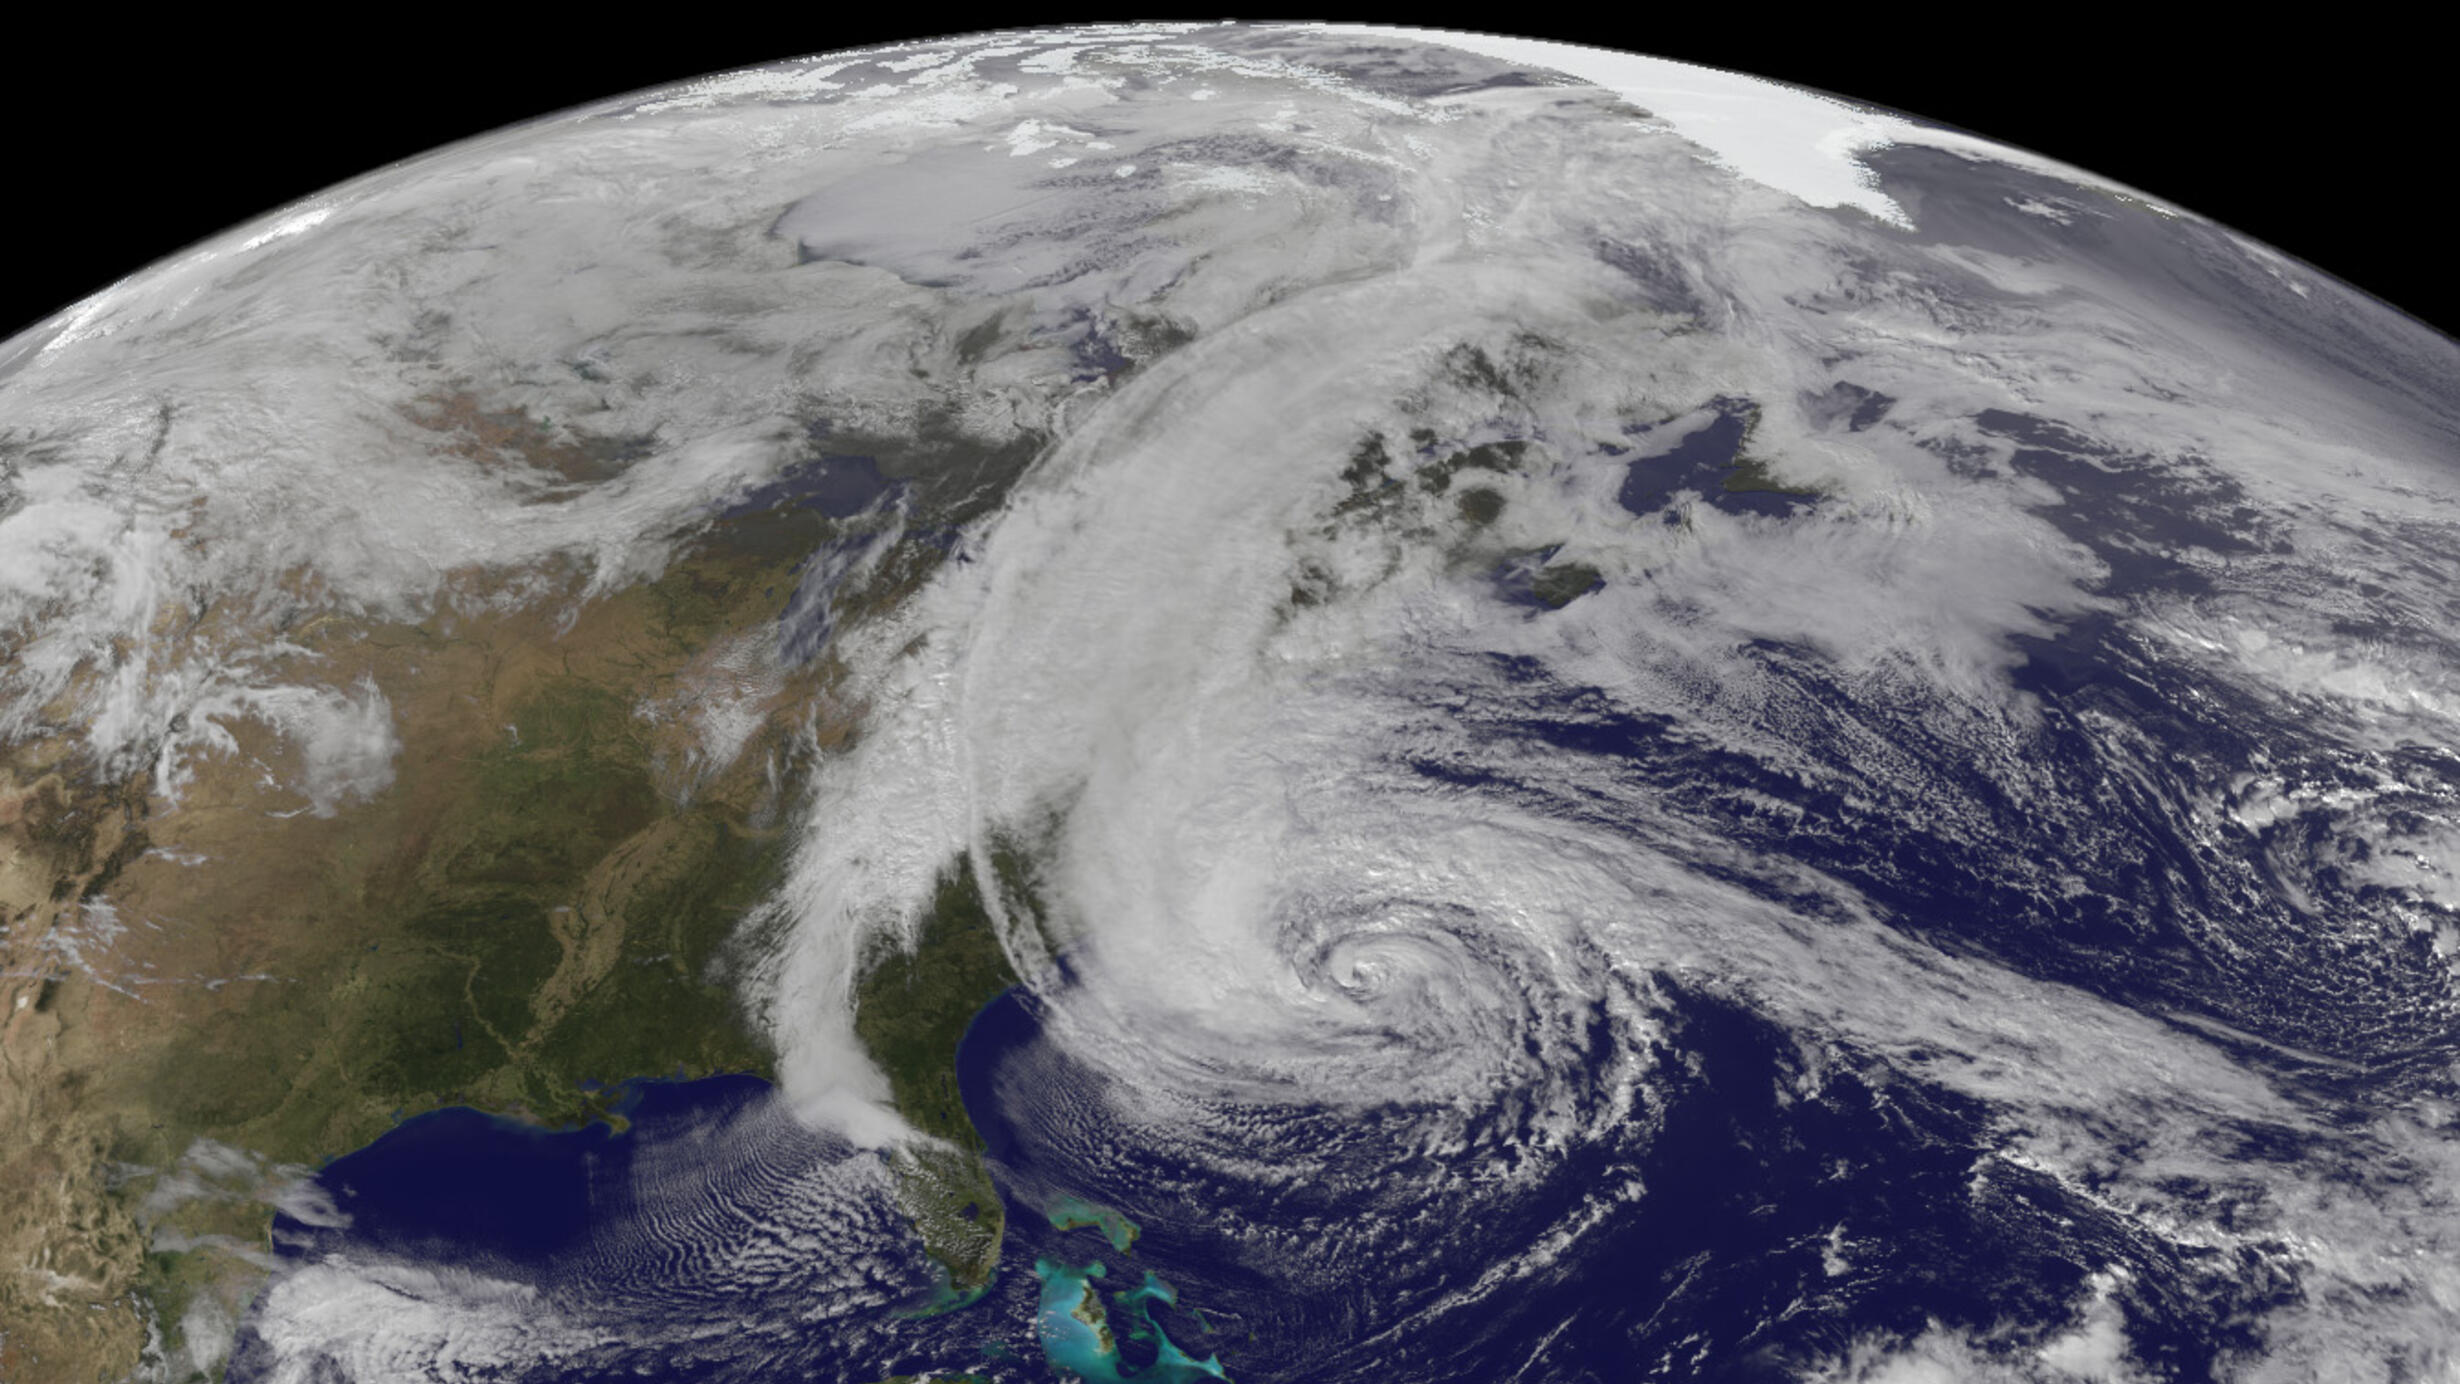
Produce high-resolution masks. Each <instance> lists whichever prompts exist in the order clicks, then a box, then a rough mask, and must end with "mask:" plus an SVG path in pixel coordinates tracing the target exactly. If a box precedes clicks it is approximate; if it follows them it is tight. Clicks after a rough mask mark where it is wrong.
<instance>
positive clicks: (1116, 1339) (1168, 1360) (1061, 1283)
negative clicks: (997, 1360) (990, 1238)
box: [1034, 1259, 1229, 1384]
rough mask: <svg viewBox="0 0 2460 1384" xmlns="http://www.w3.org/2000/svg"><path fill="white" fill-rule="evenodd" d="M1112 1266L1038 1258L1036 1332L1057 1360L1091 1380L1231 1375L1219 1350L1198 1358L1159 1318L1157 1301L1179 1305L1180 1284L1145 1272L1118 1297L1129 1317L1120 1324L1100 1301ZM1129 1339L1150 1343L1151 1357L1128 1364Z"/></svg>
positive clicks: (1177, 1382)
mask: <svg viewBox="0 0 2460 1384" xmlns="http://www.w3.org/2000/svg"><path fill="white" fill-rule="evenodd" d="M1109 1275H1110V1270H1109V1268H1108V1266H1106V1265H1105V1264H1103V1263H1102V1261H1101V1260H1098V1259H1097V1260H1095V1261H1093V1262H1092V1263H1090V1264H1086V1265H1083V1266H1082V1267H1078V1266H1074V1265H1069V1264H1064V1263H1059V1262H1056V1261H1053V1260H1050V1259H1037V1260H1035V1261H1034V1276H1035V1277H1036V1278H1039V1279H1041V1280H1042V1298H1041V1303H1040V1306H1039V1308H1038V1309H1037V1310H1036V1312H1035V1314H1034V1330H1035V1334H1036V1335H1038V1336H1039V1337H1040V1338H1041V1341H1042V1353H1043V1355H1044V1356H1045V1357H1046V1358H1048V1359H1049V1360H1050V1362H1051V1364H1052V1365H1053V1366H1054V1367H1055V1368H1057V1369H1059V1370H1061V1371H1063V1372H1065V1373H1066V1374H1070V1375H1073V1376H1075V1377H1076V1378H1078V1379H1082V1380H1084V1381H1086V1384H1125V1381H1127V1380H1141V1381H1151V1384H1194V1381H1197V1380H1205V1379H1218V1380H1227V1379H1228V1378H1229V1376H1228V1375H1227V1374H1225V1373H1224V1372H1223V1371H1222V1365H1221V1357H1220V1356H1218V1355H1214V1356H1210V1357H1207V1358H1206V1359H1203V1360H1198V1359H1196V1358H1194V1357H1193V1356H1191V1355H1189V1354H1188V1353H1187V1352H1186V1351H1184V1350H1181V1349H1180V1348H1179V1347H1178V1345H1177V1344H1176V1343H1175V1342H1173V1341H1172V1340H1171V1339H1170V1337H1169V1335H1168V1334H1167V1333H1165V1332H1164V1331H1163V1330H1162V1328H1161V1326H1160V1325H1159V1324H1158V1323H1156V1322H1155V1321H1154V1320H1153V1313H1152V1309H1151V1304H1153V1303H1156V1302H1159V1303H1164V1304H1171V1305H1175V1304H1176V1303H1177V1302H1178V1300H1179V1295H1178V1292H1177V1290H1175V1289H1173V1288H1172V1287H1171V1286H1170V1285H1169V1284H1168V1283H1166V1282H1164V1281H1163V1280H1162V1279H1161V1278H1160V1277H1159V1276H1157V1275H1155V1274H1154V1273H1153V1272H1152V1271H1150V1270H1147V1271H1146V1273H1145V1276H1144V1281H1143V1282H1141V1283H1139V1284H1137V1285H1136V1286H1135V1287H1133V1288H1129V1289H1126V1290H1125V1291H1122V1292H1119V1293H1117V1294H1114V1295H1113V1296H1112V1299H1111V1302H1112V1305H1113V1306H1115V1307H1117V1308H1118V1310H1119V1311H1120V1313H1121V1314H1122V1315H1123V1316H1124V1317H1125V1319H1126V1321H1125V1324H1124V1327H1118V1326H1114V1325H1113V1324H1112V1321H1111V1316H1110V1312H1109V1310H1107V1309H1106V1308H1105V1307H1104V1305H1103V1303H1102V1294H1101V1289H1100V1286H1099V1285H1100V1284H1101V1282H1102V1280H1104V1279H1106V1278H1108V1277H1109ZM1123 1339H1124V1341H1125V1342H1129V1343H1134V1344H1136V1345H1139V1346H1143V1347H1149V1348H1150V1349H1151V1350H1152V1352H1153V1359H1152V1361H1151V1362H1150V1363H1148V1364H1146V1365H1144V1366H1143V1367H1142V1368H1137V1367H1134V1366H1131V1365H1129V1364H1127V1363H1126V1361H1125V1359H1124V1354H1125V1352H1123V1350H1122V1342H1123ZM1139 1353H1141V1352H1139Z"/></svg>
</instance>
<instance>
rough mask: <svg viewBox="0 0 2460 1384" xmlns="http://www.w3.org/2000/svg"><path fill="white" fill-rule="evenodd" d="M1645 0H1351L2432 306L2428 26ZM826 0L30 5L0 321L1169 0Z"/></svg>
mask: <svg viewBox="0 0 2460 1384" xmlns="http://www.w3.org/2000/svg"><path fill="white" fill-rule="evenodd" d="M1672 8H1673V7H1662V6H1627V5H1618V6H1614V7H1612V10H1613V11H1614V12H1616V13H1618V14H1621V15H1627V16H1633V17H1632V18H1629V19H1627V20H1622V21H1610V20H1603V19H1600V20H1590V21H1586V22H1581V23H1574V22H1570V21H1567V20H1563V19H1560V18H1559V17H1557V16H1556V15H1553V14H1550V13H1549V12H1548V11H1547V10H1545V9H1543V8H1540V7H1528V8H1526V9H1500V10H1481V11H1477V12H1474V13H1462V12H1446V11H1443V10H1411V11H1389V10H1388V11H1383V12H1374V11H1370V12H1367V13H1365V14H1360V15H1357V17H1360V18H1374V19H1378V20H1382V21H1384V22H1392V23H1413V24H1424V25H1442V24H1444V23H1446V22H1449V23H1450V24H1452V25H1454V26H1456V27H1476V28H1487V29H1502V30H1505V31H1508V32H1517V33H1523V34H1528V35H1531V36H1536V37H1546V38H1558V39H1566V40H1571V41H1576V42H1589V43H1598V44H1603V45H1606V46H1612V47H1621V48H1629V49H1634V50H1638V51H1642V52H1651V53H1657V54H1660V55H1663V56H1667V57H1674V58H1680V59H1684V60H1686V61H1692V62H1700V63H1707V64H1710V65H1714V66H1721V67H1729V68H1734V69H1738V70H1741V71H1746V72H1752V73H1756V74H1758V75H1761V76H1767V77H1774V78H1778V79H1780V80H1784V81H1790V82H1796V83H1800V84H1802V85H1806V86H1813V87H1818V88H1820V89H1823V90H1827V91H1832V92H1836V93H1838V94H1841V95H1846V96H1851V97H1855V98H1858V99H1861V100H1865V101H1871V102H1875V103H1878V104H1880V105H1885V106H1892V107H1895V108H1896V109H1899V110H1902V111H1906V112H1908V113H1911V114H1914V115H1918V116H1922V117H1925V118H1927V119H1931V120H1936V121H1941V122H1944V123H1947V124H1951V125H1957V126H1961V127H1963V128H1965V129H1968V130H1973V131H1975V132H1977V133H1981V134H1986V135H1989V136H1991V137H1993V138H1996V139H2001V140H2004V141H2007V142H2009V143H2012V144H2017V145H2021V146H2024V147H2027V148H2031V149H2035V150H2038V151H2040V152H2042V153H2045V154H2049V155H2051V156H2053V157H2056V158H2060V159H2063V160H2065V161H2067V162H2069V163H2073V164H2076V165H2079V166H2081V167H2085V168H2089V169H2092V170H2094V171H2096V172H2099V173H2101V174H2103V175H2104V176H2107V177H2110V178H2114V179H2116V180H2117V181H2119V182H2121V183H2124V184H2128V185H2130V186H2133V187H2137V188H2140V189H2142V190H2144V191H2145V192H2147V193H2150V194H2153V195H2154V196H2156V197H2160V198H2163V199H2165V200H2167V201H2170V202H2173V203H2176V204H2178V205H2181V206H2184V207H2187V208H2190V209H2192V210H2194V211H2197V212H2200V213H2202V214H2203V215H2206V216H2209V217H2212V218H2214V219H2216V220H2219V221H2222V222H2224V223H2226V224H2229V225H2231V226H2234V227H2236V228H2238V229H2240V230H2242V231H2245V232H2247V233H2249V234H2251V235H2254V236H2256V237H2258V238H2260V239H2263V240H2266V241H2269V242H2270V243H2272V244H2273V245H2275V246H2277V247H2278V248H2280V249H2282V250H2285V251H2287V252H2288V253H2290V254H2292V255H2295V256H2297V257H2299V258H2301V259H2304V260H2306V261H2307V262H2309V263H2310V264H2313V265H2315V266H2317V267H2319V268H2321V269H2324V270H2326V271H2328V272H2331V273H2334V274H2337V275H2339V276H2340V277H2341V278H2343V279H2346V280H2348V281H2350V282H2352V283H2354V284H2356V285H2358V286H2359V287H2361V288H2363V289H2366V290H2367V291H2369V292H2371V293H2373V294H2375V295H2376V296H2378V297H2380V298H2383V299H2385V300H2387V301H2389V302H2391V303H2392V304H2394V305H2395V306H2398V307H2400V308H2403V309H2405V310H2407V311H2408V312H2410V313H2411V314H2413V315H2415V316H2417V317H2420V318H2422V319H2424V320H2426V321H2428V322H2430V323H2433V324H2434V325H2436V326H2438V327H2440V328H2441V329H2443V330H2444V331H2446V332H2454V333H2460V282H2456V281H2455V280H2454V277H2453V276H2452V275H2451V274H2450V272H2449V271H2448V270H2447V268H2446V264H2447V259H2446V256H2447V255H2448V254H2449V253H2450V244H2451V231H2450V229H2449V222H2448V220H2447V219H2446V218H2447V212H2446V210H2445V207H2444V203H2443V201H2442V187H2441V185H2440V184H2441V181H2442V179H2441V168H2442V165H2443V163H2444V162H2445V161H2446V159H2447V152H2446V151H2447V148H2448V138H2449V132H2450V129H2451V123H2452V122H2451V117H2450V115H2449V113H2448V110H2447V108H2446V107H2445V106H2444V104H2443V103H2442V101H2441V94H2442V92H2443V91H2444V90H2445V88H2446V86H2447V84H2448V82H2449V78H2448V77H2447V76H2445V75H2444V74H2443V73H2442V72H2441V71H2439V70H2438V67H2439V65H2440V64H2441V63H2442V60H2443V56H2444V50H2443V48H2442V46H2441V45H2438V44H2433V43H2429V42H2427V41H2425V40H2424V39H2423V38H2422V37H2421V36H2418V35H2403V34H2401V33H2398V32H2396V31H2391V30H2387V29H2384V28H2382V27H2380V26H2377V27H2374V28H2366V29H2361V28H2357V27H2349V28H2346V29H2342V30H2332V31H2325V32H2310V31H2304V30H2306V29H2311V27H2312V21H2313V19H2314V16H2309V17H2308V19H2307V20H2306V21H2305V23H2304V25H2303V26H2302V31H2300V32H2297V33H2295V34H2294V36H2290V37H2281V38H2273V39H2268V40H2267V39H2262V38H2254V37H2246V38H2239V37H2225V36H2221V35H2219V34H2216V33H2213V32H2201V33H2198V32H2187V31H2185V30H2184V29H2183V27H2180V26H2170V25H2148V26H2147V27H2146V28H2145V29H2144V31H2142V32H2137V31H2134V30H2131V29H2129V28H2127V27H2125V26H2124V25H2123V24H2115V23H2113V22H2112V21H2111V20H2110V19H2109V18H2107V17H2103V18H2101V19H2099V20H2098V21H2097V22H2093V23H2089V24H2081V23H2075V22H2073V21H2072V20H2071V19H2069V17H2068V16H2066V15H2064V14H2063V13H2060V12H2053V11H2038V10H2035V11H2027V10H2023V9H2019V8H2016V7H2004V8H1998V7H1994V8H1990V9H1987V10H1985V9H1979V8H1964V9H1959V10H1955V11H1938V12H1934V13H1933V14H1931V15H1930V16H1928V17H1924V16H1923V15H1922V13H1921V12H1920V11H1908V10H1903V9H1897V8H1890V9H1888V10H1886V11H1883V12H1870V11H1860V12H1857V11H1851V10H1845V11H1838V12H1836V13H1835V15H1834V16H1833V17H1830V18H1827V19H1824V20H1819V19H1810V18H1808V16H1811V15H1816V14H1818V13H1819V11H1816V10H1808V9H1806V10H1798V11H1792V12H1791V15H1788V14H1786V13H1785V12H1782V11H1780V10H1778V9H1776V8H1773V7H1760V6H1738V5H1713V6H1707V7H1696V6H1695V7H1692V10H1693V13H1692V16H1691V17H1688V18H1670V17H1669V16H1668V14H1667V13H1666V11H1667V10H1669V9H1672ZM663 9H664V7H659V10H653V11H649V12H650V13H658V12H660V11H662V10H663ZM849 9H850V7H839V6H813V7H809V8H806V9H793V8H790V9H787V10H785V11H783V12H780V11H745V10H741V9H738V8H736V7H732V6H727V7H723V8H722V9H720V10H717V11H714V12H711V11H707V10H705V9H698V10H696V7H685V8H684V9H682V10H680V11H677V12H676V13H675V15H674V16H673V17H672V18H671V19H669V20H667V21H665V22H663V23H661V24H658V25H655V26H634V27H617V26H614V25H612V24H611V23H610V22H609V20H608V18H607V15H606V13H605V12H599V13H593V12H590V11H587V10H573V9H565V10H561V11H557V12H555V13H557V14H558V15H559V16H560V18H559V19H558V20H557V22H555V23H538V24H535V25H526V24H523V23H520V22H517V15H515V14H514V13H513V12H509V11H508V12H506V13H504V14H496V13H489V12H481V11H476V10H466V9H465V10H460V11H458V12H452V13H443V14H438V13H432V12H424V11H418V10H412V11H395V12H391V13H389V14H385V15H383V16H382V17H381V18H380V17H379V12H375V11H369V12H366V13H365V15H364V16H360V17H364V18H365V19H366V20H367V21H368V23H369V25H370V26H371V27H367V28H364V29H363V28H362V26H361V24H360V23H359V22H357V18H359V17H354V19H353V22H351V23H350V24H348V25H347V26H345V27H344V28H340V29H334V28H324V27H321V26H318V25H310V26H308V27H304V28H299V29H290V28H286V27H282V26H276V25H273V24H271V23H268V22H265V21H262V20H256V21H252V22H248V23H246V24H244V25H240V24H234V23H233V22H232V21H231V20H230V19H229V18H228V17H227V13H228V12H217V13H216V15H215V16H214V17H210V18H209V17H192V18H187V19H178V20H172V21H168V22H167V23H158V22H155V21H151V20H139V19H137V18H136V17H135V16H134V15H133V14H131V13H129V12H126V11H118V10H110V11H106V10H105V9H104V8H103V7H89V10H88V11H87V12H86V13H85V14H84V17H82V18H81V17H79V16H78V15H77V14H75V13H67V12H64V11H63V10H62V9H61V8H59V7H45V23H44V25H42V26H41V27H40V28H39V29H29V28H26V27H22V26H21V27H18V28H17V29H16V30H15V31H14V32H12V33H11V34H10V35H9V41H8V42H7V43H6V44H5V45H0V82H4V83H5V86H0V100H5V101H6V103H7V106H8V108H9V109H10V111H11V113H12V114H13V115H14V117H15V118H14V119H13V121H12V122H11V126H12V128H11V129H10V131H9V135H8V139H7V146H6V147H7V149H8V157H7V162H6V164H5V168H6V173H7V187H8V196H7V199H6V207H7V212H8V215H7V217H6V221H5V223H0V224H5V225H6V226H7V228H8V229H7V230H6V232H5V233H4V234H5V240H6V243H7V245H8V248H9V249H10V250H12V251H13V252H14V254H13V255H12V257H11V263H12V266H13V272H11V273H9V274H8V275H6V276H5V285H4V286H0V338H5V337H7V336H8V335H11V334H13V333H14V332H15V331H16V330H17V329H18V328H19V327H22V326H24V325H28V324H30V323H31V322H33V321H35V320H37V319H39V318H41V317H43V316H45V315H46V314H48V313H50V312H52V311H54V310H56V309H58V308H60V307H62V306H65V305H67V304H68V303H70V302H73V301H75V300H76V299H78V298H81V297H83V296H84V295H86V294H88V293H91V292H93V291H94V290H95V289H97V288H100V287H102V286H103V285H104V284H106V283H109V282H110V281H111V280H113V279H115V278H117V277H119V276H121V275H123V274H125V273H128V272H130V271H132V270H135V269H137V268H139V267H141V266H143V265H145V264H146V263H148V262H150V261H152V260H154V259H157V258H160V257H161V256H163V255H166V254H169V253H171V252H173V251H175V250H177V249H179V248H180V247H182V246H184V245H187V244H188V243H190V242H192V241H195V240H197V239H199V238H202V237H204V236H206V235H209V234H211V233H213V232H214V231H216V230H219V229H221V228H223V227H225V226H228V225H231V224H232V223H234V222H237V221H240V220H243V219H246V218H247V217H249V216H252V215H254V214H257V213H259V212H262V211H265V210H269V209H271V208H273V207H275V206H278V205H280V204H282V203H284V202H287V201H290V200H292V199H294V198H297V197H301V196H305V195H307V194H309V193H312V192H314V191H316V190H317V189H319V188H321V187H324V186H326V185H328V184H331V183H334V182H336V181H339V180H341V179H343V178H346V177H349V176H352V175H354V174H357V173H361V172H364V171H367V170H368V169H371V168H374V167H376V166H379V165H381V164H384V163H387V162H390V161H391V160H394V159H397V158H403V157H406V156H408V155H411V154H415V153H418V152H420V151H422V150H425V149H428V148H431V147H433V146H435V145H437V144H440V143H445V142H448V141H450V140H454V139H458V138H461V137H463V136H466V135H471V134H476V133H479V132H481V131H484V130H488V129H491V128H494V127H496V126H499V125H503V124H507V123H510V122H512V121H516V120H520V119H523V118H526V117H529V116H534V115H540V114H545V113H547V112H550V111H554V110H558V109H561V108H563V107H566V106H570V105H575V104H578V103H581V102H583V101H588V100H593V99H597V98H600V97H604V96H609V95H613V94H617V93H620V92H624V91H627V90H632V89H636V88H640V87H644V86H650V85H655V84H658V83H662V82H666V81H670V80H674V79H678V78H682V77H688V76H693V75H697V74H700V73H704V72H710V71H718V70H723V69H726V68H730V67H737V66H742V65H744V64H748V63H753V62H759V61H763V60H767V59H771V58H776V57H784V56H790V55H794V54H797V53H803V52H817V51H824V50H828V49H833V48H842V47H849V46H858V45H861V44H864V43H871V42H879V41H885V40H890V39H897V38H908V37H920V36H927V35H930V34H934V33H940V32H948V31H951V30H956V31H962V30H964V29H970V28H979V27H985V26H987V25H990V24H993V23H998V24H1025V23H1045V22H1077V21H1083V20H1091V19H1103V18H1125V17H1172V12H1169V11H1156V10H1153V9H1150V8H1147V9H1142V10H1134V11H1121V10H1114V9H1108V8H1105V7H1100V6H1095V7H1089V8H1085V9H1081V10H1080V9H1071V10H1051V9H1042V8H1031V9H1028V8H1017V9H1013V10H1003V11H1000V12H999V14H998V17H997V19H996V20H993V19H990V18H988V17H987V16H986V17H982V18H978V19H976V20H974V21H971V22H968V21H951V20H946V19H934V18H931V17H929V15H928V12H926V11H922V10H904V9H892V10H890V11H888V12H887V13H885V14H882V13H879V12H871V11H864V12H859V13H858V14H857V16H856V17H853V18H849V17H848V11H849ZM2141 12H2142V13H2144V14H2146V15H2148V16H2149V15H2151V14H2153V13H2154V12H2153V11H2151V10H2144V11H2141ZM542 13H545V12H542ZM976 13H977V14H978V15H981V14H982V13H983V12H976ZM698 14H708V15H710V18H708V19H707V20H706V21H705V22H704V21H700V20H698V18H697V15H698ZM1448 15H1449V17H1448V18H1447V16H1448ZM1792 16H1803V17H1804V18H1803V19H1801V20H1794V19H1792ZM1182 17H1196V16H1192V15H1189V16H1182ZM2061 22H2064V23H2065V24H2066V27H2064V28H2053V27H2051V26H2052V25H2053V24H2056V23H2061ZM1795 23H1800V24H1802V25H1803V27H1800V28H1795V27H1793V25H1794V24H1795ZM345 33H347V37H344V35H345ZM38 34H39V38H37V37H36V35H38ZM363 35H365V36H363Z"/></svg>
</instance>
